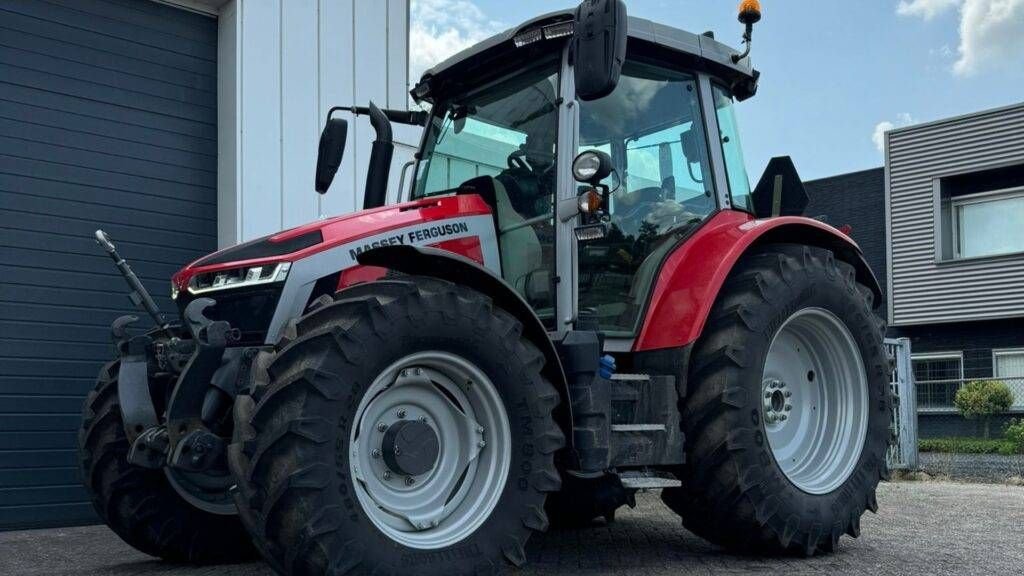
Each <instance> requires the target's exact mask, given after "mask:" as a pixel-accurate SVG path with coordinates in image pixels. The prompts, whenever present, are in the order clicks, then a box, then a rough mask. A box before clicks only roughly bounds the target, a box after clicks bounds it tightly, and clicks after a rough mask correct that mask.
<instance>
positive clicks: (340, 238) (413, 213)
mask: <svg viewBox="0 0 1024 576" xmlns="http://www.w3.org/2000/svg"><path fill="white" fill-rule="evenodd" d="M490 214H491V209H490V207H489V206H488V205H487V204H486V203H485V202H484V201H483V200H482V199H481V198H480V197H479V196H476V195H472V194H470V195H456V196H446V197H440V198H425V199H422V200H417V201H413V202H407V203H404V204H397V205H391V206H384V207H381V208H374V209H370V210H363V211H361V212H356V213H353V214H346V215H344V216H335V217H333V218H327V219H325V220H319V221H316V222H311V223H309V224H306V225H303V226H299V227H297V228H292V229H289V230H284V231H282V232H278V233H276V234H272V235H270V236H264V237H262V238H257V239H256V240H251V241H249V242H245V243H243V244H238V245H236V246H232V247H230V248H225V249H224V250H220V251H218V252H214V253H213V254H210V255H208V256H204V257H203V258H200V259H198V260H196V261H194V262H192V263H190V264H189V265H187V266H185V267H184V268H182V269H181V270H179V271H178V272H177V273H176V274H175V275H174V276H173V278H172V283H173V288H172V292H174V293H178V292H181V293H185V292H188V293H190V294H192V295H195V294H201V293H206V292H220V291H222V290H228V289H231V288H232V287H233V286H232V285H228V284H224V283H225V282H226V281H227V279H228V277H224V276H222V278H224V280H218V278H217V273H223V272H226V271H237V270H239V269H243V268H246V269H253V268H255V267H261V266H262V267H263V268H264V270H263V273H264V274H268V273H270V271H271V270H272V269H273V268H274V267H276V266H278V265H285V268H286V269H285V270H284V272H285V275H286V274H287V268H290V267H291V265H292V264H294V263H295V262H297V261H301V260H303V259H307V258H311V257H313V256H315V255H317V254H320V253H323V252H328V251H331V250H335V249H337V248H339V247H342V246H351V247H352V250H353V251H355V254H358V253H359V252H362V251H364V250H365V249H372V248H376V247H378V246H383V245H390V243H405V242H409V243H411V244H423V243H424V242H423V240H424V238H427V239H430V238H435V237H436V238H438V239H439V240H443V237H444V236H445V235H446V233H447V232H448V230H447V229H446V228H445V227H444V226H441V227H439V228H438V229H437V230H434V229H433V228H434V227H432V226H431V224H432V223H437V222H441V221H444V220H449V219H452V218H459V217H471V216H480V215H490ZM421 228H422V230H421ZM388 231H396V232H397V231H401V233H400V234H399V233H396V234H394V235H390V236H388V237H387V238H384V239H381V238H377V237H379V236H380V235H381V234H382V233H385V232H388ZM410 235H411V236H410ZM362 239H371V241H370V242H369V243H368V244H367V245H366V246H362V245H361V244H360V240H362ZM335 271H336V270H335ZM277 272H278V273H279V272H280V270H279V271H277ZM256 274H257V276H256V277H255V278H248V279H247V278H243V279H242V282H244V281H246V280H250V281H255V282H249V283H248V284H246V285H252V284H253V283H260V282H259V281H260V280H261V277H259V276H258V274H259V273H256ZM197 279H202V280H206V281H205V282H202V283H197V282H196V280H197ZM263 280H266V282H265V283H271V282H273V281H274V280H275V279H273V278H271V279H269V280H268V279H263ZM218 283H220V284H221V285H218Z"/></svg>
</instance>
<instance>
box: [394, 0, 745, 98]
mask: <svg viewBox="0 0 1024 576" xmlns="http://www.w3.org/2000/svg"><path fill="white" fill-rule="evenodd" d="M575 17H576V10H575V9H566V10H559V11H556V12H549V13H547V14H544V15H541V16H537V17H536V18H532V19H530V20H527V21H526V22H524V23H522V24H520V25H518V26H515V27H512V28H509V29H508V30H505V31H504V32H501V33H498V34H495V35H494V36H491V37H490V38H487V39H486V40H483V41H481V42H478V43H476V44H474V45H473V46H470V47H469V48H466V49H465V50H462V51H461V52H459V53H457V54H455V55H454V56H451V57H449V58H448V59H446V60H444V61H442V62H441V63H439V64H437V65H435V66H434V67H433V68H430V69H429V70H427V71H426V72H424V73H423V76H422V77H421V79H420V81H419V82H418V83H417V84H416V86H415V87H414V88H413V89H412V96H413V98H415V99H417V100H426V101H428V102H433V101H435V100H436V99H437V98H438V97H439V96H441V95H442V94H444V93H452V92H454V93H457V92H458V91H459V90H458V87H459V86H462V85H465V84H470V82H465V81H463V79H464V78H474V79H478V78H479V76H480V73H481V72H483V71H494V70H498V69H501V68H514V67H515V65H516V64H517V63H518V64H519V65H520V66H521V65H522V62H530V61H533V58H532V57H533V56H535V55H537V53H538V52H540V53H544V52H547V53H550V47H551V45H552V42H554V41H551V40H544V41H540V42H537V43H535V44H531V45H528V46H524V47H521V48H516V47H515V44H514V42H513V38H514V37H515V36H517V35H519V34H520V33H522V32H524V31H527V30H530V29H533V28H539V27H543V26H549V25H551V24H557V23H560V22H567V21H570V20H573V19H575ZM627 34H628V37H629V38H630V40H633V39H636V40H639V41H641V42H642V43H643V44H646V45H647V47H651V48H654V50H655V51H656V52H658V53H660V54H661V55H665V56H669V57H672V56H680V57H683V58H685V59H688V60H691V61H692V63H693V65H694V66H695V67H696V68H703V69H704V70H705V71H707V72H708V73H710V74H712V75H715V76H718V77H720V78H721V79H722V80H724V81H725V82H726V83H728V84H730V85H731V86H732V88H733V92H734V93H735V95H736V97H737V98H738V99H740V100H745V99H746V98H749V97H751V96H753V95H754V93H755V92H756V91H757V79H758V77H759V76H760V73H759V72H758V71H757V70H755V69H754V68H753V65H752V64H751V62H750V58H749V57H747V58H744V59H742V60H740V61H739V62H736V63H734V62H733V61H732V56H733V55H734V54H738V53H739V51H737V50H735V49H734V48H732V47H730V46H728V45H726V44H723V43H721V42H719V41H717V40H715V39H714V37H713V36H712V35H710V34H708V33H705V34H694V33H692V32H687V31H685V30H680V29H678V28H673V27H671V26H666V25H664V24H658V23H656V22H652V21H650V20H647V19H644V18H638V17H636V16H629V23H628V28H627ZM633 46H634V43H633V42H632V41H631V42H630V49H632V48H633ZM545 47H547V50H544V48H545ZM520 54H522V56H523V57H521V58H510V57H511V56H513V55H520ZM502 62H503V63H504V64H505V66H500V65H499V64H500V63H502ZM472 83H473V84H475V83H476V82H472Z"/></svg>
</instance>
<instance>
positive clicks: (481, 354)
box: [230, 277, 564, 575]
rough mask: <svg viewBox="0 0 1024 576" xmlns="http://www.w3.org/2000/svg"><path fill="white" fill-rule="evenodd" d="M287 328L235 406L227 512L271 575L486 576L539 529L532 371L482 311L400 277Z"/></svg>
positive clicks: (545, 428) (553, 439) (548, 470)
mask: <svg viewBox="0 0 1024 576" xmlns="http://www.w3.org/2000/svg"><path fill="white" fill-rule="evenodd" d="M321 304H322V305H321V306H320V307H319V308H317V309H316V310H315V311H313V312H311V313H310V314H309V315H307V316H305V317H303V318H301V319H300V320H299V321H298V322H297V323H296V324H295V326H294V327H295V333H294V340H293V341H291V342H290V343H288V344H287V345H286V346H284V347H283V348H282V349H281V350H280V351H279V352H278V353H277V354H276V356H274V357H273V358H272V359H271V358H266V360H268V361H269V362H268V366H267V368H266V382H265V383H263V384H259V385H257V387H256V389H255V390H254V391H253V394H252V396H251V397H244V398H242V399H240V401H239V402H238V403H237V404H236V412H235V417H236V428H235V430H236V441H235V443H234V444H233V445H232V447H231V450H230V454H231V456H230V461H231V464H232V469H233V470H234V472H235V474H236V476H237V478H238V479H239V484H238V488H239V490H238V494H237V499H238V503H239V507H240V510H242V517H243V519H245V520H246V521H247V524H248V525H249V528H250V530H251V532H252V533H253V536H254V539H255V540H256V542H257V545H258V546H259V547H260V548H261V550H262V551H263V553H264V555H265V556H266V557H267V559H268V560H269V561H270V563H271V565H272V566H274V568H275V569H276V570H277V571H278V572H279V573H281V574H287V575H292V574H295V575H298V574H371V573H372V574H378V573H386V574H392V573H408V574H422V575H433V574H437V575H441V574H446V575H447V574H477V573H494V572H496V571H498V570H499V569H500V568H501V567H502V565H504V564H506V562H509V563H512V564H521V563H522V562H523V561H524V560H525V558H524V550H523V546H524V544H525V542H526V539H527V538H528V536H529V534H530V533H531V532H532V531H535V530H543V529H545V528H546V527H547V518H546V516H545V514H544V501H545V498H546V495H547V493H548V492H552V491H555V490H557V489H558V487H559V477H558V473H557V472H556V470H555V466H554V453H555V452H556V451H557V450H558V449H560V448H561V447H562V445H563V443H564V438H563V436H562V433H561V431H560V430H559V429H558V428H557V426H556V425H555V423H554V420H553V417H552V410H553V409H554V408H555V406H556V405H557V403H558V394H557V392H556V391H555V389H554V387H553V386H552V385H551V384H550V383H549V382H548V381H547V380H546V379H545V378H544V377H543V376H542V374H541V370H542V368H543V366H544V357H543V355H542V354H541V353H540V352H539V351H538V350H537V348H536V347H535V346H533V344H531V343H530V342H529V341H528V340H526V339H525V338H524V337H523V336H522V335H521V329H522V327H521V325H520V323H519V322H518V321H517V320H515V319H514V318H513V317H512V316H510V315H509V314H507V313H506V312H505V311H503V310H501V309H499V308H497V307H495V306H494V305H493V304H492V303H491V301H490V300H489V299H488V298H486V297H484V296H483V295H481V294H479V293H477V292H474V291H472V290H469V289H467V288H463V287H459V286H456V285H454V284H450V283H447V282H441V281H438V280H432V279H426V278H418V277H411V278H408V279H402V280H391V281H382V282H375V283H371V284H368V285H363V286H360V287H358V288H357V289H352V290H349V291H346V292H342V293H340V294H339V295H338V296H337V298H336V300H334V301H330V302H327V303H321Z"/></svg>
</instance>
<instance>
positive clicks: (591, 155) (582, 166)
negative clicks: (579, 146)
mask: <svg viewBox="0 0 1024 576" xmlns="http://www.w3.org/2000/svg"><path fill="white" fill-rule="evenodd" d="M611 173H612V157H611V156H609V155H608V154H606V153H604V152H601V151H600V150H586V151H583V152H580V153H579V155H578V156H576V159H575V160H573V161H572V176H573V178H575V179H576V181H577V182H589V183H591V184H597V183H598V182H600V181H601V180H604V179H605V178H606V177H607V176H608V175H609V174H611Z"/></svg>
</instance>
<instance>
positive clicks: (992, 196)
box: [946, 186, 1024, 262]
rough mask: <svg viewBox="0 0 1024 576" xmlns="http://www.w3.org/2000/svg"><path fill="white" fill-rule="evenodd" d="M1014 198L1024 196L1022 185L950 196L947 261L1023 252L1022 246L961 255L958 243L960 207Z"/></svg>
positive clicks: (998, 256)
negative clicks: (1007, 249) (1008, 250)
mask: <svg viewBox="0 0 1024 576" xmlns="http://www.w3.org/2000/svg"><path fill="white" fill-rule="evenodd" d="M1015 198H1024V186H1018V187H1014V188H1003V189H1000V190H990V191H988V192H978V193H976V194H964V195H961V196H955V197H953V198H950V222H949V228H950V235H951V236H950V239H951V247H952V258H950V259H948V260H946V261H947V262H963V261H970V260H978V259H986V258H1003V257H1006V256H1015V255H1017V256H1019V255H1022V254H1024V248H1021V249H1020V250H1014V251H1011V252H1001V253H998V254H979V255H977V256H963V255H962V253H961V245H960V214H961V208H963V207H964V206H970V205H973V204H986V203H989V202H998V201H999V200H1012V199H1015Z"/></svg>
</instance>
